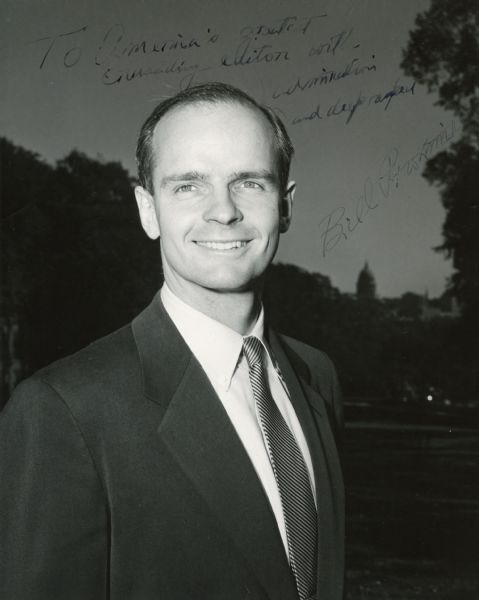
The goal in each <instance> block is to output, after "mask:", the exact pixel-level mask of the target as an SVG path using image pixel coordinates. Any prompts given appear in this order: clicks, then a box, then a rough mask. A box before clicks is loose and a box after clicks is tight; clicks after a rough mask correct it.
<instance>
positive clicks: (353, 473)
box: [344, 413, 479, 600]
mask: <svg viewBox="0 0 479 600" xmlns="http://www.w3.org/2000/svg"><path fill="white" fill-rule="evenodd" d="M347 415H348V413H346V416H347ZM355 417H357V415H356V414H355ZM365 417H366V414H363V415H362V416H361V420H357V418H356V419H355V420H350V421H349V422H347V427H346V432H345V448H344V450H345V451H344V471H345V482H346V492H347V600H413V599H416V598H421V599H425V600H429V599H435V600H479V430H478V429H475V428H474V427H473V425H474V423H472V422H471V423H465V424H464V425H463V426H462V427H458V426H457V424H455V425H454V426H452V427H448V426H447V424H444V423H443V424H441V425H438V424H437V423H436V424H434V425H430V426H428V425H425V424H424V422H422V424H421V426H415V425H414V424H413V423H409V424H404V422H403V423H402V424H394V423H392V422H391V421H390V420H389V421H388V422H381V420H380V418H378V416H377V415H374V416H373V418H372V419H371V420H369V421H368V420H367V419H366V418H365ZM403 421H404V420H403ZM432 421H434V419H432ZM468 425H469V426H468Z"/></svg>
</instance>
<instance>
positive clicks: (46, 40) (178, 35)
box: [0, 0, 458, 296]
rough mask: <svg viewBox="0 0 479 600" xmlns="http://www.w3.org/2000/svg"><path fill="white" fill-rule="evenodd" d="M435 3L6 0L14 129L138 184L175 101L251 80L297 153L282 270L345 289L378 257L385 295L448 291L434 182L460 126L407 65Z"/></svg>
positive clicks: (6, 75)
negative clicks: (428, 163)
mask: <svg viewBox="0 0 479 600" xmlns="http://www.w3.org/2000/svg"><path fill="white" fill-rule="evenodd" d="M428 4H429V3H428V2H424V1H416V0H408V1H404V2H397V1H394V0H374V1H373V0H370V1H368V0H354V1H353V0H343V1H330V2H319V1H315V2H308V1H303V2H298V1H296V0H294V1H293V0H291V1H288V2H286V1H277V0H276V1H266V0H242V2H236V1H235V2H231V1H220V0H215V1H208V2H204V1H200V0H198V1H196V2H195V1H191V0H190V1H186V0H175V1H174V2H170V1H165V0H143V1H138V0H137V1H133V0H131V1H127V0H116V1H113V0H110V1H104V2H102V3H100V2H95V0H84V1H81V0H75V1H73V0H70V1H65V0H64V1H61V2H60V1H55V0H48V1H43V2H42V1H36V2H33V1H18V0H16V1H13V0H12V1H10V2H4V4H3V16H2V24H3V29H4V31H2V41H1V43H0V51H1V69H2V81H3V83H2V89H1V91H0V101H1V103H2V105H3V108H2V112H1V115H2V117H1V118H2V127H1V129H2V134H3V135H6V136H7V137H8V138H10V139H11V140H12V141H13V142H15V143H17V144H20V145H22V146H24V147H26V148H28V149H31V150H34V151H36V152H38V153H39V154H40V155H41V156H43V157H45V158H46V159H48V160H50V161H52V160H56V159H58V158H61V157H62V156H64V155H65V154H66V153H68V152H69V151H70V150H71V149H73V148H77V149H79V150H81V151H83V152H85V153H87V154H88V155H90V156H93V157H97V156H99V157H103V158H104V159H105V160H118V161H121V162H122V163H123V165H124V166H126V167H127V168H128V169H129V170H130V171H131V172H132V173H134V172H135V165H134V149H135V145H136V136H137V133H138V130H139V128H140V126H141V124H142V122H143V120H144V119H145V117H146V116H147V115H148V114H149V112H150V111H151V110H152V108H153V107H154V106H155V104H156V103H157V102H158V101H159V100H161V99H162V98H164V97H166V96H168V95H170V94H173V93H175V91H177V90H178V89H179V88H180V87H181V86H183V85H185V84H186V82H187V81H188V80H189V79H190V80H191V78H193V81H198V82H200V81H207V80H221V81H225V82H227V83H231V84H233V85H237V86H239V87H241V88H243V89H244V90H245V91H247V92H249V93H251V94H252V95H254V96H255V97H256V98H257V99H259V100H260V101H262V102H264V103H266V104H268V105H270V106H272V107H273V108H275V109H276V110H277V111H278V112H279V113H280V115H281V116H282V118H283V119H284V121H285V123H286V125H287V127H288V129H289V131H290V133H291V136H292V138H293V141H294V144H295V148H296V156H295V160H294V163H293V172H292V177H293V178H294V179H295V180H296V182H297V193H296V199H295V213H294V222H293V226H292V228H291V230H290V231H289V232H288V233H287V234H286V235H284V236H283V239H282V241H281V245H280V250H279V253H278V257H277V258H278V260H281V261H284V262H293V263H296V264H298V265H300V266H303V267H305V268H307V269H309V270H314V271H320V272H321V273H323V274H326V275H329V276H330V277H331V280H332V283H333V285H336V286H337V287H339V288H340V289H341V290H343V291H353V290H354V286H355V282H356V278H357V275H358V272H359V270H360V269H361V268H362V266H363V264H364V262H365V261H366V260H368V261H369V265H370V267H371V269H372V270H373V272H374V274H375V276H376V280H377V284H378V291H379V294H380V295H382V296H397V295H400V294H401V293H403V292H405V291H407V290H411V291H415V292H418V293H423V292H424V291H425V289H428V291H429V294H430V296H435V295H438V294H440V293H441V292H442V291H443V289H444V285H445V281H446V278H447V276H448V275H450V272H451V265H450V263H449V262H447V261H445V260H444V258H443V257H442V255H441V254H438V253H436V252H434V251H433V248H434V247H435V246H437V245H438V244H440V243H441V226H442V222H443V220H444V211H443V209H442V207H441V204H440V199H439V194H438V191H437V190H436V189H434V188H431V187H430V186H428V185H427V183H426V182H425V180H424V179H423V178H422V177H421V172H422V170H423V168H424V163H425V159H426V157H427V156H430V155H432V154H434V153H435V152H437V151H438V150H440V149H442V148H445V147H447V144H448V143H449V141H450V139H451V138H453V136H454V125H453V123H452V116H451V115H450V114H448V113H446V112H444V111H443V110H441V109H439V108H437V107H435V106H434V102H435V100H436V97H435V96H433V95H431V94H428V93H427V92H426V90H425V89H424V88H423V87H422V86H420V85H419V84H415V82H414V81H413V80H411V79H410V78H408V77H405V76H404V75H403V73H402V71H401V69H400V67H399V64H400V61H401V51H402V49H403V48H404V47H405V45H406V42H407V39H408V32H409V30H410V29H411V27H412V26H413V24H414V19H415V17H416V14H417V12H418V11H420V10H424V9H426V8H427V7H428ZM455 127H456V130H455V131H456V133H455V135H456V137H457V127H458V124H455ZM132 201H133V199H132ZM358 218H359V220H358ZM347 219H349V221H348V220H347ZM343 234H345V235H346V236H347V239H345V237H344V235H343Z"/></svg>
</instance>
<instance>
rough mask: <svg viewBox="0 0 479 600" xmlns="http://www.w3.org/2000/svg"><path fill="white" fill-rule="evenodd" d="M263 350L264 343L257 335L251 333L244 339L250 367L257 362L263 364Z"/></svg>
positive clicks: (244, 349)
mask: <svg viewBox="0 0 479 600" xmlns="http://www.w3.org/2000/svg"><path fill="white" fill-rule="evenodd" d="M262 350H263V344H262V343H261V341H260V339H259V338H257V337H256V336H254V335H249V336H248V337H245V338H244V339H243V352H244V355H245V357H246V360H247V362H248V366H249V368H250V369H251V368H253V367H254V366H255V365H257V364H262V362H263V361H262Z"/></svg>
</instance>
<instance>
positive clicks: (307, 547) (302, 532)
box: [243, 336, 318, 600]
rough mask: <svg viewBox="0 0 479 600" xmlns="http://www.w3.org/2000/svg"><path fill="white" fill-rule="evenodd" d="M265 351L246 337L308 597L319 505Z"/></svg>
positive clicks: (294, 561) (303, 598) (304, 598)
mask: <svg viewBox="0 0 479 600" xmlns="http://www.w3.org/2000/svg"><path fill="white" fill-rule="evenodd" d="M262 351H263V345H262V343H261V341H260V340H259V339H258V338H257V337H254V336H249V337H246V338H244V340H243V352H244V355H245V357H246V360H247V362H248V367H249V378H250V382H251V387H252V389H253V396H254V399H255V403H256V411H257V414H258V419H259V423H260V427H261V431H262V433H263V439H264V443H265V446H266V450H267V452H268V455H269V460H270V462H271V466H272V468H273V472H274V476H275V479H276V483H277V485H278V489H279V494H280V498H281V505H282V508H283V514H284V520H285V525H286V537H287V541H288V551H289V560H290V564H291V569H292V571H293V574H294V578H295V580H296V587H297V589H298V594H299V598H300V600H308V599H312V598H314V594H315V592H316V566H317V549H318V518H317V513H316V506H315V504H314V499H313V493H312V490H311V482H310V480H309V474H308V469H307V467H306V464H305V462H304V459H303V455H302V454H301V450H300V449H299V446H298V443H297V442H296V439H295V437H294V435H293V433H292V432H291V430H290V428H289V426H288V425H287V423H286V421H285V420H284V418H283V416H282V414H281V412H280V411H279V409H278V407H277V405H276V403H275V401H274V400H273V397H272V395H271V392H270V390H269V387H268V383H267V379H266V372H265V368H264V365H263V360H262Z"/></svg>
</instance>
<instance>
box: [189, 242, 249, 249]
mask: <svg viewBox="0 0 479 600" xmlns="http://www.w3.org/2000/svg"><path fill="white" fill-rule="evenodd" d="M195 243H196V244H197V245H198V246H202V247H203V248H208V249H209V250H236V249H237V248H244V247H245V246H246V244H247V243H248V242H246V241H241V240H235V241H232V242H195Z"/></svg>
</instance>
